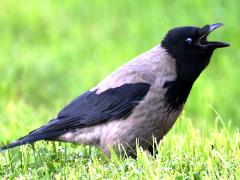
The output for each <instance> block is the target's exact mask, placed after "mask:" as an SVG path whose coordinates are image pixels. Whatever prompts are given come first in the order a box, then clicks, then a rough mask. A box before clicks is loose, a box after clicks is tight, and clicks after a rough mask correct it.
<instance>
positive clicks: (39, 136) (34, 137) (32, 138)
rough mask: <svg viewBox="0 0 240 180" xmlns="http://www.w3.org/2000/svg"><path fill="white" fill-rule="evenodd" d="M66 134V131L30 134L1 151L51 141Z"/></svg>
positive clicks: (1, 148) (0, 148)
mask: <svg viewBox="0 0 240 180" xmlns="http://www.w3.org/2000/svg"><path fill="white" fill-rule="evenodd" d="M64 133H66V132H65V131H52V132H41V133H34V132H33V133H30V134H28V135H26V136H24V137H22V138H20V139H18V140H17V141H15V142H13V143H10V144H8V145H5V146H2V147H0V151H4V150H7V149H11V148H14V147H17V146H21V145H25V144H31V143H34V142H36V141H40V140H51V139H53V138H54V137H56V136H59V135H62V134H64Z"/></svg>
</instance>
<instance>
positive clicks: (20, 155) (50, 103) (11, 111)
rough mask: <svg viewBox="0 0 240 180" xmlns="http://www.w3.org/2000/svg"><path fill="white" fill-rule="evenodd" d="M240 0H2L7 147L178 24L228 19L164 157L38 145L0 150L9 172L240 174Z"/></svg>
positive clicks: (0, 47)
mask: <svg viewBox="0 0 240 180" xmlns="http://www.w3.org/2000/svg"><path fill="white" fill-rule="evenodd" d="M239 7H240V1H237V0H229V1H225V0H212V1H209V0H196V1H189V0H182V1H157V0H149V1H144V0H139V1H127V0H117V1H106V0H95V1H93V0H90V1H83V0H81V1H79V0H68V1H67V0H65V1H57V0H53V1H47V0H43V1H35V0H27V1H24V2H22V1H14V0H2V1H0V98H1V101H0V145H3V144H6V143H8V142H10V141H13V140H15V139H17V138H19V137H21V136H23V135H25V134H26V133H28V132H29V131H31V130H33V129H35V128H37V127H39V126H41V125H42V124H44V123H46V122H47V121H48V120H50V119H51V118H52V117H54V116H55V115H56V114H57V113H58V111H59V110H60V109H61V108H62V107H63V106H64V105H66V104H67V103H68V102H69V101H71V100H72V99H73V98H74V97H76V96H78V95H79V94H81V93H83V92H84V91H86V90H88V89H89V88H91V87H93V86H95V85H96V84H97V83H98V82H99V81H100V80H101V79H103V78H104V77H105V76H106V75H107V74H109V73H110V72H111V71H113V70H114V69H116V68H117V67H118V66H120V65H121V64H123V63H125V62H127V61H128V60H130V59H131V58H133V57H135V56H136V55H138V54H140V53H142V52H144V51H146V50H148V49H150V48H151V47H153V46H155V45H156V44H158V43H160V42H161V39H162V38H163V36H164V34H165V33H166V32H167V31H168V30H169V29H170V28H173V27H176V26H184V25H194V26H203V25H205V24H209V23H216V22H221V23H223V24H224V25H225V26H224V27H222V28H219V29H218V30H216V31H215V32H214V33H212V34H211V36H210V39H212V40H220V41H226V42H229V43H230V44H231V46H230V47H229V48H224V49H221V50H217V51H216V52H215V54H214V56H213V57H212V61H211V63H210V65H209V67H208V68H207V69H206V71H205V72H204V73H203V74H202V75H201V76H200V77H199V79H198V80H197V81H196V83H195V84H194V87H193V89H192V91H191V94H190V97H189V99H188V101H187V103H186V106H185V108H184V112H183V113H182V115H181V117H180V118H179V119H178V121H177V123H176V124H175V125H174V128H173V129H172V130H171V131H170V133H169V134H167V136H166V137H165V138H164V140H163V141H162V142H161V143H160V144H159V147H158V150H159V153H158V155H156V157H153V156H151V155H149V154H148V153H146V152H142V151H141V149H139V151H138V158H137V159H132V158H126V159H121V158H119V157H115V156H113V158H111V159H109V158H107V157H105V156H104V155H103V154H102V153H101V151H100V150H98V149H96V148H92V147H88V146H79V145H72V144H63V143H62V144H60V143H46V142H38V143H36V144H35V146H34V149H33V148H32V147H31V146H24V147H21V148H16V149H13V150H10V151H7V152H4V153H0V177H1V176H2V177H3V178H6V179H8V178H17V177H19V178H30V177H36V178H38V179H42V178H45V179H49V178H51V177H52V178H56V179H62V178H66V179H68V178H72V179H74V178H77V177H78V178H79V179H82V178H86V179H102V178H107V179H118V178H119V179H120V178H122V179H124V178H135V179H138V178H141V179H159V178H164V179H173V178H177V179H194V178H196V179H202V178H205V179H219V178H222V179H240V132H239V127H240V120H239V119H240V111H239V107H240V85H239V83H238V79H239V72H240V61H239V60H240V40H239V37H240V25H239V18H240V11H239Z"/></svg>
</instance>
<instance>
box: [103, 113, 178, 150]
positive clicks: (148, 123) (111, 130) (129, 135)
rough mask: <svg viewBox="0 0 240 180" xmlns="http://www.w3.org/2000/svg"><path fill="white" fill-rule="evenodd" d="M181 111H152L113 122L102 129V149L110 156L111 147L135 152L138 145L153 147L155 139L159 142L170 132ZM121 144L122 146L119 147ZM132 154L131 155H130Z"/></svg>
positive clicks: (145, 147) (144, 147)
mask: <svg viewBox="0 0 240 180" xmlns="http://www.w3.org/2000/svg"><path fill="white" fill-rule="evenodd" d="M180 112H181V110H176V111H169V110H167V109H162V111H154V109H153V110H152V111H149V112H147V113H146V112H144V110H142V111H141V113H135V114H133V115H131V116H130V117H129V118H127V119H121V120H117V121H111V122H109V123H108V124H106V125H104V126H103V127H102V134H101V139H100V147H101V148H102V150H103V151H104V152H105V153H106V154H109V147H113V148H114V149H116V148H119V147H124V148H125V150H126V151H127V152H128V150H130V151H132V150H135V147H136V143H137V144H138V145H139V146H141V147H142V148H143V149H147V148H148V147H149V146H151V145H152V142H153V137H154V138H156V140H157V142H159V141H160V140H161V139H162V138H163V136H164V135H165V134H166V133H167V132H168V131H169V130H170V128H171V127H172V126H173V124H174V122H175V121H176V119H177V117H178V116H179V114H180ZM119 144H121V146H119ZM130 154H131V153H130Z"/></svg>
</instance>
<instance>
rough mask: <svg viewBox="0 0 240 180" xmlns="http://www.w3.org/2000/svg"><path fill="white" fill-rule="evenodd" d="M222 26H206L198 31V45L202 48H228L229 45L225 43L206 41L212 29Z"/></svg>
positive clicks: (217, 24) (218, 24) (219, 24)
mask: <svg viewBox="0 0 240 180" xmlns="http://www.w3.org/2000/svg"><path fill="white" fill-rule="evenodd" d="M221 26H223V24H221V23H216V24H211V25H206V26H204V27H202V28H200V29H199V30H198V34H199V44H200V46H201V47H202V48H212V49H216V48H223V47H228V46H230V44H228V43H225V42H218V41H207V36H208V34H210V33H211V32H212V31H213V30H214V29H217V28H219V27H221Z"/></svg>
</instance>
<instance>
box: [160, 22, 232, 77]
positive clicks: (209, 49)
mask: <svg viewBox="0 0 240 180" xmlns="http://www.w3.org/2000/svg"><path fill="white" fill-rule="evenodd" d="M222 25H223V24H220V23H217V24H212V25H206V26H204V27H202V28H198V27H191V26H186V27H178V28H174V29H172V30H170V31H169V32H168V33H167V35H166V36H165V38H164V40H163V41H162V43H161V44H162V47H164V48H165V49H166V50H167V52H168V53H170V55H171V56H172V57H173V58H175V59H176V68H177V76H178V78H183V79H184V80H191V81H195V80H196V78H197V77H198V76H199V74H200V73H201V72H202V70H203V69H204V68H205V67H206V66H207V65H208V63H209V61H210V58H211V56H212V53H213V51H214V50H215V49H217V48H222V47H227V46H229V44H227V43H223V42H209V41H207V35H208V34H209V33H210V32H212V31H213V30H214V29H216V28H218V27H220V26H222Z"/></svg>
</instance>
